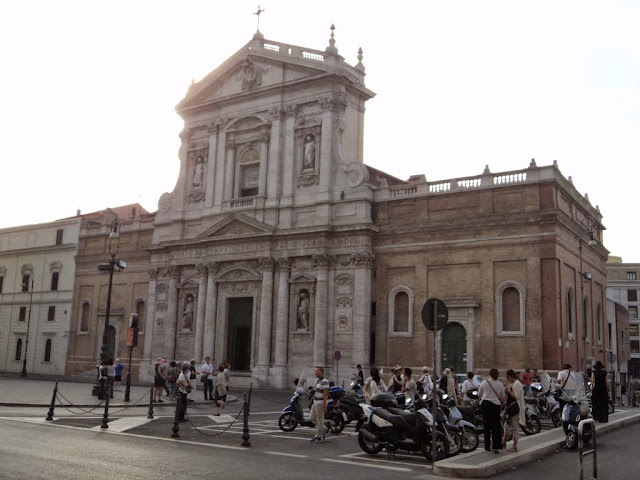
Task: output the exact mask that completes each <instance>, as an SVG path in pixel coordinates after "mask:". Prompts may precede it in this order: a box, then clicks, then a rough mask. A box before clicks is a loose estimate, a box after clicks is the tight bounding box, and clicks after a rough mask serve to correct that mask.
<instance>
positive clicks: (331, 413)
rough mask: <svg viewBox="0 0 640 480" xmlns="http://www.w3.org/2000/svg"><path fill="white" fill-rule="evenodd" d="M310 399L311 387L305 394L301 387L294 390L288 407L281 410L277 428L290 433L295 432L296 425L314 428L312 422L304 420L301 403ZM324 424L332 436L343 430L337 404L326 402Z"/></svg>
mask: <svg viewBox="0 0 640 480" xmlns="http://www.w3.org/2000/svg"><path fill="white" fill-rule="evenodd" d="M332 388H335V387H332ZM343 391H344V390H343ZM311 398H313V388H312V387H310V388H309V389H308V391H307V392H305V391H304V389H303V388H302V387H298V388H296V391H295V393H294V394H293V397H291V400H290V402H289V405H287V406H286V407H285V408H284V409H282V415H280V418H279V419H278V427H280V430H282V431H283V432H291V431H293V430H295V429H296V427H297V426H298V425H300V426H302V427H312V428H315V427H316V425H315V424H314V423H313V422H311V421H310V420H309V419H308V418H305V416H304V411H303V407H302V401H303V400H305V399H311ZM324 424H325V426H326V427H327V428H328V429H329V431H330V432H331V433H334V434H338V433H340V432H342V430H343V429H344V417H343V416H342V412H341V411H340V408H339V406H338V404H337V402H336V401H334V400H330V401H329V402H327V413H326V414H325V416H324Z"/></svg>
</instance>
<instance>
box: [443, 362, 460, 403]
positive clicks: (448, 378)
mask: <svg viewBox="0 0 640 480" xmlns="http://www.w3.org/2000/svg"><path fill="white" fill-rule="evenodd" d="M438 387H439V388H440V390H442V391H444V393H446V394H447V395H448V396H449V398H453V400H454V401H455V402H456V405H457V404H458V398H457V395H456V384H455V380H454V379H453V373H452V372H451V369H450V368H445V369H444V373H443V374H442V377H440V384H439V385H438Z"/></svg>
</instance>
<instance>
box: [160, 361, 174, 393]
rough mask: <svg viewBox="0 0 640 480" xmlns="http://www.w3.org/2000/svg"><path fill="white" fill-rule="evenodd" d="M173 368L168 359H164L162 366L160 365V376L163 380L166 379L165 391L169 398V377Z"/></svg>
mask: <svg viewBox="0 0 640 480" xmlns="http://www.w3.org/2000/svg"><path fill="white" fill-rule="evenodd" d="M170 368H171V365H169V362H167V359H166V358H163V359H162V365H160V374H161V375H162V378H164V385H163V388H164V391H165V393H166V394H167V396H170V395H169V386H168V385H167V378H168V377H169V369H170Z"/></svg>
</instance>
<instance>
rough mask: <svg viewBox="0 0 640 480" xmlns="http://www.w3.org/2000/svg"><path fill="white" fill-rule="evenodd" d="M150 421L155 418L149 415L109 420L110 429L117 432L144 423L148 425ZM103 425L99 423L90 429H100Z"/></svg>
mask: <svg viewBox="0 0 640 480" xmlns="http://www.w3.org/2000/svg"><path fill="white" fill-rule="evenodd" d="M149 422H153V419H149V418H147V417H122V418H118V419H116V420H111V421H109V423H108V425H109V429H110V430H112V431H115V432H125V431H127V430H130V429H132V428H136V427H140V426H142V425H146V424H147V423H149ZM101 428H102V426H101V425H98V426H97V427H91V428H89V430H99V429H101Z"/></svg>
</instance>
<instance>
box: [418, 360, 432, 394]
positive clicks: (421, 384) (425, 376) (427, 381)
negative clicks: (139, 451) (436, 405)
mask: <svg viewBox="0 0 640 480" xmlns="http://www.w3.org/2000/svg"><path fill="white" fill-rule="evenodd" d="M416 383H417V384H418V391H420V392H421V393H426V394H427V395H428V394H429V392H431V389H432V388H433V382H432V381H431V377H430V376H429V369H428V368H427V367H422V375H420V378H419V379H418V381H417V382H416Z"/></svg>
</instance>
